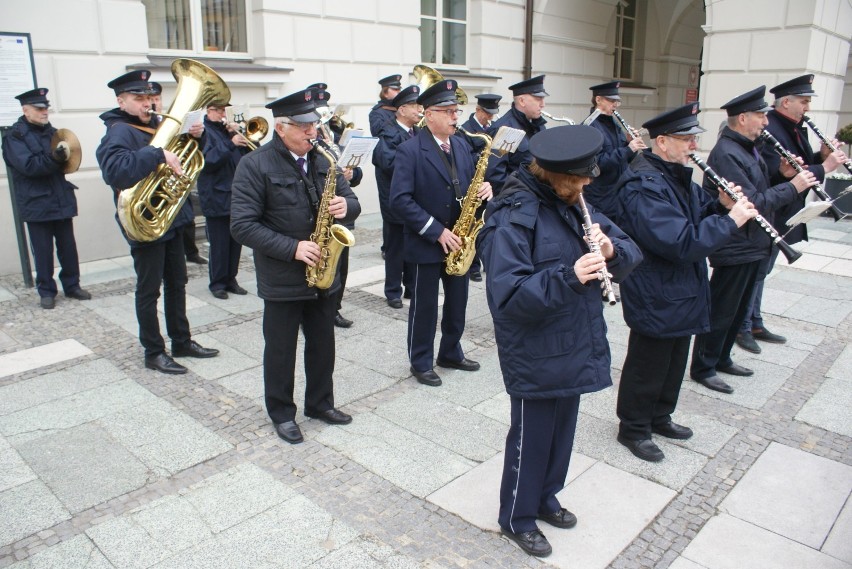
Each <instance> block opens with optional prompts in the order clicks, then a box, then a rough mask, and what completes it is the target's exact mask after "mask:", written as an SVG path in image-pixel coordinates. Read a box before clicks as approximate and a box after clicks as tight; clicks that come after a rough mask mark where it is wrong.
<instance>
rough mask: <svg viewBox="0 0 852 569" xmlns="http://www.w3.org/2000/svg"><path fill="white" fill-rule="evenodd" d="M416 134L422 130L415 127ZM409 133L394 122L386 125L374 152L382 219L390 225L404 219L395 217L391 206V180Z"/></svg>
mask: <svg viewBox="0 0 852 569" xmlns="http://www.w3.org/2000/svg"><path fill="white" fill-rule="evenodd" d="M414 130H415V132H416V131H419V130H420V129H418V128H416V127H414ZM410 138H412V137H410V136H408V131H405V130H403V128H402V127H401V126H400V125H399V123H397V122H396V120H392V121H390V122H388V123H386V124H385V126H384V128H382V130H381V132H380V133H379V144H378V145H376V148H375V149H374V150H373V165H374V166H375V167H376V186H378V189H379V207H380V208H381V210H382V218H383V219H384V220H385V221H387V222H389V223H399V224H401V223H402V219H401V218H400V217H399V216H397V215H395V214H394V212H393V210H392V209H391V206H390V189H391V180H392V179H393V165H394V160H395V159H396V151H397V148H399V145H400V144H402V143H403V142H405V141H407V140H409V139H410Z"/></svg>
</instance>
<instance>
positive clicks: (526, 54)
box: [524, 0, 534, 79]
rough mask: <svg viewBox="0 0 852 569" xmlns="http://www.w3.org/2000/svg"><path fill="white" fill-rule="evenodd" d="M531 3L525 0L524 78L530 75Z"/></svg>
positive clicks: (529, 0) (532, 0)
mask: <svg viewBox="0 0 852 569" xmlns="http://www.w3.org/2000/svg"><path fill="white" fill-rule="evenodd" d="M533 3H534V0H527V6H526V13H525V21H524V79H529V78H530V77H532V30H533Z"/></svg>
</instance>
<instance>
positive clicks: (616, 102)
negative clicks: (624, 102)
mask: <svg viewBox="0 0 852 569" xmlns="http://www.w3.org/2000/svg"><path fill="white" fill-rule="evenodd" d="M604 99H606V100H607V101H609V102H610V103H612V104H613V105H620V104H621V101H620V100H618V99H610V98H609V97H604Z"/></svg>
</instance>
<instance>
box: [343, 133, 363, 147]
mask: <svg viewBox="0 0 852 569" xmlns="http://www.w3.org/2000/svg"><path fill="white" fill-rule="evenodd" d="M353 138H364V130H363V129H360V128H347V129H346V130H344V131H343V135H341V137H340V142H338V143H337V144H338V146H340V147H341V148H343V147H344V146H346V145H347V144H349V141H350V140H352V139H353Z"/></svg>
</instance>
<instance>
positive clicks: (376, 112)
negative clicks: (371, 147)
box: [368, 101, 396, 136]
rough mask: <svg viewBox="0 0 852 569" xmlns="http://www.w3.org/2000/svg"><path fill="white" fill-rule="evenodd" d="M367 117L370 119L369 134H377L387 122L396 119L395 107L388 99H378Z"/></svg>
mask: <svg viewBox="0 0 852 569" xmlns="http://www.w3.org/2000/svg"><path fill="white" fill-rule="evenodd" d="M368 119H369V121H370V135H371V136H379V133H380V132H382V129H383V128H384V127H385V125H386V124H387V123H389V122H390V121H393V120H396V109H394V108H393V105H391V102H390V101H379V102H378V103H376V104H375V105H373V108H372V109H370V114H369V115H368Z"/></svg>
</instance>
